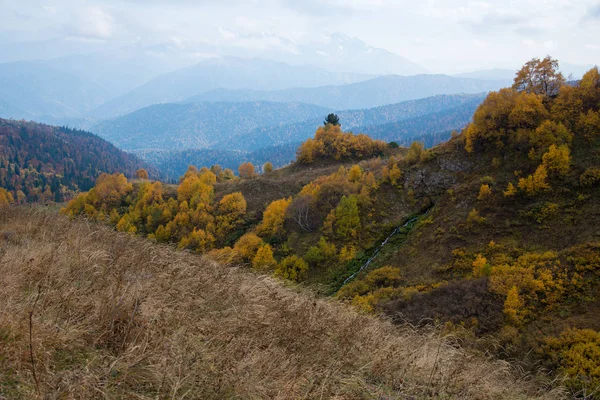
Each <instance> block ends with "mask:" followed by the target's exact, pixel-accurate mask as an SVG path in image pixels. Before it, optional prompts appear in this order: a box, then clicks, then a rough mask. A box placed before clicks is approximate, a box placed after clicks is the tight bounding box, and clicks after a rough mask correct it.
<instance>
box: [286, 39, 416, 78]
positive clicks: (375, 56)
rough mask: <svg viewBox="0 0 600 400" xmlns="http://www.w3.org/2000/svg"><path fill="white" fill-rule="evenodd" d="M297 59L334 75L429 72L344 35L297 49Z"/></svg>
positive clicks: (387, 52)
mask: <svg viewBox="0 0 600 400" xmlns="http://www.w3.org/2000/svg"><path fill="white" fill-rule="evenodd" d="M288 57H289V56H288ZM295 59H296V60H299V61H300V62H304V63H307V64H312V65H317V66H319V67H322V68H327V69H331V70H334V71H350V72H360V73H368V74H376V75H416V74H423V73H426V72H427V70H426V69H425V68H423V67H422V66H420V65H418V64H416V63H414V62H412V61H410V60H408V59H406V58H404V57H402V56H401V55H398V54H395V53H392V52H390V51H387V50H384V49H380V48H377V47H373V46H370V45H368V44H367V43H365V42H363V41H362V40H360V39H358V38H351V37H349V36H347V35H344V34H342V33H334V34H332V35H330V36H329V37H328V38H327V39H326V40H324V41H323V42H321V43H310V44H307V45H303V46H298V47H297V55H296V56H295Z"/></svg>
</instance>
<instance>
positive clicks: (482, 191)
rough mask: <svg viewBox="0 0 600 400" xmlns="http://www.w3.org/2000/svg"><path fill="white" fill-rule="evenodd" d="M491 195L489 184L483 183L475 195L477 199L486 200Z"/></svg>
mask: <svg viewBox="0 0 600 400" xmlns="http://www.w3.org/2000/svg"><path fill="white" fill-rule="evenodd" d="M491 195H492V189H490V185H488V184H487V183H484V184H483V185H481V187H480V188H479V195H477V200H479V201H484V200H487V199H488V198H489V197H490V196H491Z"/></svg>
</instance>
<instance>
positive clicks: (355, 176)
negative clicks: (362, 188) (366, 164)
mask: <svg viewBox="0 0 600 400" xmlns="http://www.w3.org/2000/svg"><path fill="white" fill-rule="evenodd" d="M361 176H362V169H361V168H360V166H358V165H353V166H352V167H351V168H350V170H349V171H348V180H349V181H350V182H358V181H359V180H360V178H361Z"/></svg>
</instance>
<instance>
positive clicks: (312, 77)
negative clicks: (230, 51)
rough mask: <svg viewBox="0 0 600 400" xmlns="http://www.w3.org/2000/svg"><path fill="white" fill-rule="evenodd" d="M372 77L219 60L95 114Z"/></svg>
mask: <svg viewBox="0 0 600 400" xmlns="http://www.w3.org/2000/svg"><path fill="white" fill-rule="evenodd" d="M370 77H371V76H369V75H364V74H356V73H343V72H330V71H327V70H324V69H320V68H317V67H312V66H293V65H289V64H285V63H281V62H276V61H269V60H263V59H242V58H237V57H219V58H215V59H209V60H206V61H204V62H201V63H198V64H196V65H193V66H190V67H187V68H183V69H180V70H177V71H174V72H170V73H167V74H164V75H161V76H159V77H157V78H155V79H153V80H151V81H150V82H148V83H146V84H144V85H142V86H140V87H138V88H136V89H134V90H132V91H130V92H129V93H127V94H125V95H123V96H120V97H117V98H116V99H113V100H111V101H109V102H107V103H105V104H103V105H102V106H101V107H99V108H97V109H96V110H95V111H94V112H93V116H95V117H96V118H99V119H106V118H111V117H115V116H118V115H123V114H126V113H128V112H131V111H134V110H138V109H140V108H143V107H146V106H149V105H152V104H160V103H172V102H178V101H183V100H185V99H187V98H189V97H191V96H194V95H197V94H198V93H204V92H207V91H210V90H214V89H219V88H224V89H252V90H278V89H284V88H290V87H318V86H323V85H327V84H345V83H351V82H357V81H361V80H364V79H368V78H370ZM257 100H258V99H257ZM263 100H268V99H263Z"/></svg>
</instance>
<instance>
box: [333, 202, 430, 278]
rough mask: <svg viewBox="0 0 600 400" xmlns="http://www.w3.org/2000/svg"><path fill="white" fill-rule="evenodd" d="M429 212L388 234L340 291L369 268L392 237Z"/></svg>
mask: <svg viewBox="0 0 600 400" xmlns="http://www.w3.org/2000/svg"><path fill="white" fill-rule="evenodd" d="M430 210H431V209H429V210H427V212H425V213H424V214H421V215H417V216H416V217H413V218H411V219H409V220H408V221H406V222H405V223H404V225H401V226H399V227H397V228H396V229H394V231H393V232H392V233H390V235H389V236H388V237H386V238H385V240H384V241H383V242H381V244H380V245H379V246H378V247H377V249H375V251H374V252H373V254H372V255H371V257H369V259H368V260H367V261H366V262H365V263H364V264H363V265H361V267H360V268H359V269H358V271H356V272H355V273H353V274H352V275H350V276H349V277H348V278H346V280H345V281H344V283H342V286H341V287H340V289H341V288H342V287H344V286H345V285H346V284H347V283H348V282H350V281H351V280H352V279H354V278H355V277H356V275H358V274H359V273H361V272H362V271H363V270H364V269H365V268H367V267H368V266H369V264H371V261H373V260H374V259H375V257H377V254H379V252H380V251H381V249H383V247H384V246H385V245H386V244H387V243H388V242H389V240H390V239H391V238H392V237H394V236H396V235H397V234H398V233H400V231H401V230H402V228H406V227H407V226H409V225H411V224H412V223H414V222H415V221H416V220H418V219H419V218H421V217H424V216H425V215H427V214H429V211H430Z"/></svg>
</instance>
